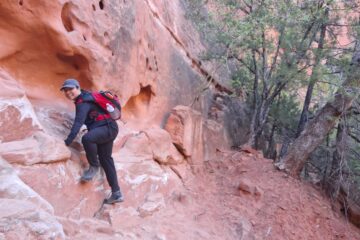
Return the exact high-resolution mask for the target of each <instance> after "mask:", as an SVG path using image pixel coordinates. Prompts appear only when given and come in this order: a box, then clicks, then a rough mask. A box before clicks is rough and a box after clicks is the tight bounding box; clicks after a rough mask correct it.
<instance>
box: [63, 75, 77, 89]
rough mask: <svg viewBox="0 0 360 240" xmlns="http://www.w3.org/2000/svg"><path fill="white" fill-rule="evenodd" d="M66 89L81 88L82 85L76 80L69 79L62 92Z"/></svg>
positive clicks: (65, 82)
mask: <svg viewBox="0 0 360 240" xmlns="http://www.w3.org/2000/svg"><path fill="white" fill-rule="evenodd" d="M64 88H80V84H79V82H78V81H77V80H76V79H73V78H69V79H66V80H65V81H64V83H63V85H62V87H61V88H60V91H62V90H64Z"/></svg>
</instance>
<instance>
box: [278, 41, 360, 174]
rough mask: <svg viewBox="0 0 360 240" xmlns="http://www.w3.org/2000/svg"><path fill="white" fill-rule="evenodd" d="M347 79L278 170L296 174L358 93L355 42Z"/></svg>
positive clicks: (359, 49) (359, 63)
mask: <svg viewBox="0 0 360 240" xmlns="http://www.w3.org/2000/svg"><path fill="white" fill-rule="evenodd" d="M346 73H347V78H346V80H345V81H344V83H343V85H342V87H341V88H340V89H339V90H338V91H337V92H336V93H335V97H334V99H333V100H331V101H329V102H328V103H327V104H326V105H325V106H324V107H323V108H322V109H321V110H320V111H319V112H318V113H317V115H316V117H315V118H314V119H313V120H311V121H310V122H309V123H308V124H307V125H306V127H305V129H304V131H303V132H302V134H301V135H300V136H299V137H298V138H297V139H296V140H295V142H294V143H293V144H292V145H291V147H290V149H289V153H288V155H287V156H285V158H283V159H281V160H280V162H278V163H277V164H276V165H277V167H278V168H279V169H283V170H286V171H288V172H289V173H290V174H291V175H293V176H298V175H299V174H300V172H301V170H302V168H303V166H304V164H305V163H306V160H307V159H308V157H309V155H310V154H311V153H312V152H313V151H314V150H315V149H316V148H317V147H318V146H319V145H320V144H321V143H322V142H323V140H324V139H325V137H326V135H327V134H328V132H329V131H330V130H331V129H332V128H333V127H334V126H335V124H336V122H337V121H338V120H339V118H340V117H341V115H342V114H343V113H345V112H346V111H347V110H348V109H349V108H350V107H351V105H352V102H353V100H354V99H356V98H357V97H358V96H359V91H358V89H357V88H358V86H359V82H360V46H359V44H357V46H356V52H355V53H354V55H353V58H352V63H351V65H350V66H349V68H348V69H347V71H346Z"/></svg>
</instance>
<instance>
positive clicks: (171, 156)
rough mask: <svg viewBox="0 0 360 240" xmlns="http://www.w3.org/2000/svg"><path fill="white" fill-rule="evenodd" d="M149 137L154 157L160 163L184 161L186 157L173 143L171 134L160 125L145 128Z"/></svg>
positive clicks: (173, 163) (172, 163)
mask: <svg viewBox="0 0 360 240" xmlns="http://www.w3.org/2000/svg"><path fill="white" fill-rule="evenodd" d="M145 134H146V136H147V137H148V139H149V142H150V147H151V149H152V152H153V158H154V160H155V161H157V162H158V163H160V164H170V165H176V164H179V163H182V162H183V161H184V157H183V156H182V155H181V154H180V153H179V151H178V150H177V149H176V148H175V146H174V144H173V143H172V140H171V137H170V134H169V133H168V132H167V131H165V130H164V129H161V128H159V127H153V128H150V129H147V130H145Z"/></svg>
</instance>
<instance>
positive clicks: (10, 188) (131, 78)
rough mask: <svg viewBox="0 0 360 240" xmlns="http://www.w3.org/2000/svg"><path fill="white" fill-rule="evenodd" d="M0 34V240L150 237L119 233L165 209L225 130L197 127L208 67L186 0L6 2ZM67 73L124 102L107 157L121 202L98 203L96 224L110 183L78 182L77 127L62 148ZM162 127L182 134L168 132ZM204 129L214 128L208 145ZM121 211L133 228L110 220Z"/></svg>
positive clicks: (67, 117)
mask: <svg viewBox="0 0 360 240" xmlns="http://www.w3.org/2000/svg"><path fill="white" fill-rule="evenodd" d="M0 34H1V36H2V37H1V39H0V164H1V166H0V167H1V171H0V177H1V180H2V181H1V182H2V183H1V184H0V198H1V199H4V201H3V202H4V204H8V205H9V207H10V208H9V209H7V211H3V210H2V213H1V214H0V222H1V227H0V239H2V238H5V239H24V236H27V237H26V238H27V239H64V238H69V239H76V237H75V236H77V237H78V239H84V237H86V238H89V236H91V234H92V233H93V234H97V235H96V239H101V238H102V237H103V236H102V234H103V233H102V231H105V232H106V234H105V239H108V238H109V236H111V237H112V238H114V237H115V238H116V237H119V236H122V238H121V239H145V238H147V237H149V236H150V235H151V236H152V235H153V234H155V235H156V232H150V233H144V234H143V235H141V236H145V238H144V237H131V236H132V235H131V234H129V236H127V235H126V236H124V235H121V231H123V230H124V231H125V232H126V231H129V232H132V231H134V230H131V229H134V226H136V225H138V224H140V222H141V219H143V218H144V217H148V216H151V215H153V214H154V213H155V212H158V211H159V210H160V209H166V208H167V205H168V204H166V202H165V199H169V198H171V196H173V194H174V192H176V191H178V192H182V191H184V186H183V184H184V183H183V181H184V180H185V179H186V176H187V175H188V174H190V173H191V172H193V173H195V172H197V173H200V172H201V169H202V165H203V160H204V158H210V156H209V154H205V153H204V149H209V152H216V149H217V147H216V146H215V145H216V138H217V137H219V139H223V136H224V133H223V131H222V127H221V126H220V125H219V124H217V123H216V122H211V124H208V126H207V127H205V125H207V121H206V120H205V119H202V117H201V116H202V115H203V116H205V115H206V112H207V108H208V107H207V104H208V103H207V101H206V100H205V99H206V98H204V97H203V95H202V94H203V92H202V89H203V88H204V87H205V86H208V83H207V82H206V80H205V78H204V75H206V74H207V71H206V70H205V69H203V68H202V66H201V64H199V63H198V61H197V60H196V57H195V56H197V55H198V53H199V52H200V51H201V50H202V46H201V44H200V41H199V39H198V36H197V33H196V31H195V30H194V29H193V27H192V25H191V24H190V23H189V22H188V21H187V20H186V18H185V8H184V5H183V2H182V1H178V0H174V1H167V0H136V1H127V0H120V1H119V0H100V1H99V0H96V1H95V0H91V1H89V0H72V1H63V0H55V1H48V0H19V1H10V0H3V1H1V2H0ZM69 77H72V78H76V79H78V80H79V81H80V84H81V86H82V87H83V88H85V89H92V90H100V89H111V90H113V91H114V92H116V93H117V94H118V95H119V97H120V99H121V103H122V105H123V119H122V121H119V125H120V126H121V131H120V134H119V137H118V139H117V140H116V142H115V147H114V159H115V162H116V168H117V171H118V176H119V181H120V185H121V186H122V189H123V192H124V194H125V196H126V199H127V200H126V202H125V203H124V204H123V205H120V206H118V207H117V208H114V209H113V210H115V212H113V211H110V213H109V212H105V213H104V212H102V211H103V210H101V209H100V210H99V211H100V212H97V214H95V215H96V219H95V220H94V219H91V218H92V217H93V216H94V213H96V211H97V210H98V209H99V206H100V203H101V201H102V199H103V198H104V196H105V194H106V193H107V192H108V189H109V187H108V185H107V183H106V180H105V179H104V176H103V174H101V175H99V176H98V177H97V178H96V180H95V181H94V182H93V183H91V184H88V185H81V184H79V178H80V176H81V173H82V171H83V169H84V168H85V166H86V164H87V163H86V159H85V157H84V151H83V149H82V147H81V144H80V138H81V134H80V136H79V137H78V138H77V140H76V141H75V143H74V144H73V145H72V146H71V147H70V148H68V147H66V146H65V145H64V143H63V139H64V138H65V137H66V135H67V134H68V133H69V128H70V127H71V123H72V117H73V112H74V106H73V104H72V103H71V102H69V101H68V100H66V99H65V97H64V96H62V93H61V92H60V91H59V87H60V86H61V84H62V82H63V81H64V80H65V79H66V78H69ZM209 86H210V88H211V89H215V88H219V84H217V83H214V84H213V85H211V84H210V85H209ZM206 94H208V96H210V95H211V91H210V92H207V93H206ZM208 96H206V97H208ZM197 99H198V100H197ZM190 104H192V106H193V107H195V108H196V109H197V110H199V111H200V112H197V111H195V110H191V109H190V108H188V107H185V106H183V107H180V108H178V109H174V110H173V112H172V114H174V116H177V115H179V116H181V121H180V122H175V123H171V122H167V118H168V116H169V114H170V111H171V109H173V108H174V107H175V106H177V105H190ZM181 112H184V113H186V114H181ZM165 124H167V129H177V128H182V129H186V131H185V132H182V133H177V132H171V134H169V132H167V131H165V130H163V129H161V128H163V127H165ZM203 129H210V130H208V131H210V132H212V134H207V135H206V134H205V133H203V131H204V130H203ZM204 136H212V141H209V144H210V145H209V144H208V145H207V143H206V142H207V141H204V140H203V138H204ZM213 136H215V137H213ZM174 139H177V140H176V142H177V144H178V145H182V146H185V148H183V149H182V150H184V149H185V150H186V153H184V151H182V150H181V149H178V148H176V145H174V144H173V142H174V141H175V140H174ZM220 142H222V144H221V146H225V145H226V144H225V145H224V141H220ZM214 143H215V144H214ZM9 163H10V164H11V165H10V164H9ZM10 173H11V174H10ZM29 199H30V200H29ZM18 200H21V201H18ZM10 203H11V204H10ZM183 210H185V209H183ZM35 212H38V215H34V214H33V213H35ZM185 212H186V211H185ZM109 214H110V215H109ZM164 214H165V215H166V214H173V211H170V212H167V211H164ZM123 215H125V216H127V219H128V222H127V225H126V224H125V225H124V226H127V227H128V229H130V230H125V228H123V230H121V231H120V232H114V229H112V228H111V227H109V223H110V224H111V222H112V221H117V222H120V223H122V224H123V223H124V222H123V221H122V220H121V219H122V218H121V216H123ZM20 216H23V217H20ZM186 218H187V217H186V215H185V216H184V217H181V218H180V220H181V219H182V220H181V221H184V220H185V219H186ZM9 219H14V221H12V220H11V221H10V220H9ZM99 219H100V220H99ZM103 220H105V221H106V222H105V224H104V222H103ZM180 220H179V221H180ZM84 221H85V222H87V223H85V222H84ZM35 223H36V224H35ZM37 223H39V224H37ZM84 223H85V224H84ZM131 223H133V224H131ZM134 224H135V225H134ZM2 226H4V227H2ZM74 226H77V227H75V228H74ZM95 226H100V228H102V230H99V231H98V230H97V229H96V227H95ZM149 226H150V225H149ZM185 227H186V226H185ZM78 229H84V231H85V234H84V233H81V231H80V232H79V231H78ZM85 229H87V230H85ZM179 234H180V235H179V236H181V235H183V236H182V237H181V238H182V239H184V238H187V237H186V236H187V233H184V232H179ZM191 234H195V233H194V232H193V231H191ZM103 235H104V234H103ZM194 236H195V235H194ZM126 237H128V238H126ZM148 239H150V238H148ZM157 239H163V238H162V237H161V236H160V238H159V237H158V238H157Z"/></svg>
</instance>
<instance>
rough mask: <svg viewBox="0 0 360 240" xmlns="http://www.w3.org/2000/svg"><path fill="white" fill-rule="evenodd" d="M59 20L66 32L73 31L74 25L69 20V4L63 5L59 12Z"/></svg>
mask: <svg viewBox="0 0 360 240" xmlns="http://www.w3.org/2000/svg"><path fill="white" fill-rule="evenodd" d="M61 20H62V23H63V25H64V27H65V29H66V31H68V32H72V31H74V25H73V22H72V20H71V5H70V3H69V2H67V3H65V4H64V6H63V8H62V10H61Z"/></svg>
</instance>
